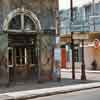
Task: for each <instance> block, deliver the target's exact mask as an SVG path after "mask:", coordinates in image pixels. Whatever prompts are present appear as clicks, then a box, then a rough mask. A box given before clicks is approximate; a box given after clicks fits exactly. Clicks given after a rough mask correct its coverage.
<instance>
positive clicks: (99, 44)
mask: <svg viewBox="0 0 100 100" xmlns="http://www.w3.org/2000/svg"><path fill="white" fill-rule="evenodd" d="M99 46H100V42H99V40H98V39H95V40H94V47H95V48H98V47H99Z"/></svg>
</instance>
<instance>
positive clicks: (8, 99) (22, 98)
mask: <svg viewBox="0 0 100 100" xmlns="http://www.w3.org/2000/svg"><path fill="white" fill-rule="evenodd" d="M97 87H100V82H96V83H87V84H77V85H72V86H60V87H54V88H45V89H37V90H28V91H20V92H9V93H3V94H0V100H27V99H30V98H37V97H43V96H48V95H55V94H61V93H68V92H74V91H80V90H84V89H91V88H97Z"/></svg>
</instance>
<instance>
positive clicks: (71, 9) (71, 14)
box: [70, 0, 75, 80]
mask: <svg viewBox="0 0 100 100" xmlns="http://www.w3.org/2000/svg"><path fill="white" fill-rule="evenodd" d="M70 20H71V24H72V22H73V0H70ZM73 34H74V33H73V32H72V31H71V48H72V79H73V80H74V79H75V64H74V40H73Z"/></svg>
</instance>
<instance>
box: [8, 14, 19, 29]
mask: <svg viewBox="0 0 100 100" xmlns="http://www.w3.org/2000/svg"><path fill="white" fill-rule="evenodd" d="M8 29H16V30H17V29H21V16H20V15H17V16H15V17H14V18H12V20H11V21H10V23H9V26H8Z"/></svg>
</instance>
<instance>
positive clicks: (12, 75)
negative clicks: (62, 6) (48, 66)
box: [3, 8, 41, 81]
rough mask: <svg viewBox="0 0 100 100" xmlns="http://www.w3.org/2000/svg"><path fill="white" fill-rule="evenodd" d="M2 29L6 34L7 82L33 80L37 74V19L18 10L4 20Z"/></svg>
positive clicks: (38, 25) (39, 28) (39, 27)
mask: <svg viewBox="0 0 100 100" xmlns="http://www.w3.org/2000/svg"><path fill="white" fill-rule="evenodd" d="M3 29H4V31H5V32H7V33H8V67H9V81H13V80H15V81H17V80H18V81H22V80H26V79H35V78H36V77H37V73H38V50H37V35H38V33H39V31H40V30H41V26H40V22H39V20H38V18H37V17H36V15H35V14H33V13H32V12H30V11H28V10H25V9H24V8H21V9H19V8H18V9H17V10H14V11H12V12H11V13H10V14H9V15H8V17H7V18H6V19H5V21H4V26H3Z"/></svg>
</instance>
